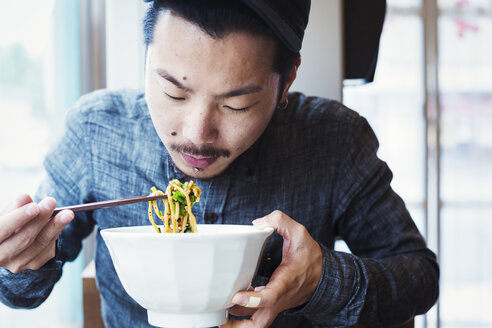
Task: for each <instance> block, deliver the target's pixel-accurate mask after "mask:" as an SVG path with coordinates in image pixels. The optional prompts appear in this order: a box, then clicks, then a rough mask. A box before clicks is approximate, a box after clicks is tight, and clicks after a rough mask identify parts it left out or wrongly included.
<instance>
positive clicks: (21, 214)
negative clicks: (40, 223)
mask: <svg viewBox="0 0 492 328" xmlns="http://www.w3.org/2000/svg"><path fill="white" fill-rule="evenodd" d="M39 212H40V208H39V206H38V205H37V204H35V203H29V204H26V205H23V206H22V207H19V208H17V209H14V210H12V211H10V212H9V213H8V214H6V215H4V216H2V217H0V224H1V226H2V229H0V244H1V243H3V242H4V241H5V240H6V239H7V238H9V237H10V236H11V235H12V234H14V232H16V231H17V230H18V229H19V228H21V227H23V226H24V225H25V224H27V223H28V222H30V221H32V220H34V219H35V218H36V217H37V215H38V214H39Z"/></svg>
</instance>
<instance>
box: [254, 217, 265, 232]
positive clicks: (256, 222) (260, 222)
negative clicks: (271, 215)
mask: <svg viewBox="0 0 492 328" xmlns="http://www.w3.org/2000/svg"><path fill="white" fill-rule="evenodd" d="M252 223H253V225H254V226H255V227H257V228H258V229H263V228H266V227H267V224H266V222H265V218H259V219H255V220H253V222H252Z"/></svg>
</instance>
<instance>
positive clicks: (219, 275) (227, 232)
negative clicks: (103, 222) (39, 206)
mask: <svg viewBox="0 0 492 328" xmlns="http://www.w3.org/2000/svg"><path fill="white" fill-rule="evenodd" d="M272 232H273V229H271V228H267V229H264V230H259V229H257V228H255V227H254V226H252V225H251V226H246V225H198V232H197V233H185V234H171V233H169V234H158V233H156V232H155V230H154V228H153V227H152V226H150V225H149V226H138V227H122V228H112V229H104V230H102V231H101V235H102V237H103V239H104V241H105V242H106V245H107V246H108V249H109V252H110V254H111V258H112V260H113V264H114V267H115V269H116V272H117V274H118V277H119V278H120V280H121V283H122V284H123V287H124V288H125V290H126V292H127V293H128V295H130V296H131V297H132V298H133V299H134V300H135V301H136V302H137V303H138V304H140V305H141V306H142V307H144V308H145V309H147V314H148V320H149V323H150V324H151V325H154V326H158V327H169V328H171V327H173V328H174V327H211V326H217V325H221V324H223V323H225V322H226V321H227V309H228V308H229V307H231V306H232V305H233V304H232V302H231V299H232V297H233V295H234V294H235V293H236V292H237V291H240V290H245V289H246V288H248V286H249V284H250V283H251V280H252V279H253V276H254V274H255V273H256V270H257V267H258V263H259V258H260V255H261V252H262V250H263V247H264V245H265V242H266V239H267V238H268V236H270V235H271V234H272Z"/></svg>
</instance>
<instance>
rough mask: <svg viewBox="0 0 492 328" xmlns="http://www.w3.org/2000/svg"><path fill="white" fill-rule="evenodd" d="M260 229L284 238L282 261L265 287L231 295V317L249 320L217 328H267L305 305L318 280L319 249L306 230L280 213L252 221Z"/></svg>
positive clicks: (320, 269)
mask: <svg viewBox="0 0 492 328" xmlns="http://www.w3.org/2000/svg"><path fill="white" fill-rule="evenodd" d="M253 224H254V225H255V226H256V227H258V228H260V229H262V228H265V227H272V228H273V229H274V230H275V231H276V232H277V233H278V234H279V235H281V236H282V237H283V239H284V244H283V249H282V262H281V263H280V265H279V266H278V267H277V269H276V270H275V272H273V274H272V277H271V278H270V281H269V282H268V284H267V285H266V286H260V287H256V288H255V289H254V290H253V289H250V290H249V291H242V292H238V293H236V295H234V297H233V299H232V302H233V303H234V304H237V305H235V306H234V307H232V308H231V309H230V310H229V312H230V313H231V314H233V315H238V316H246V315H251V319H249V320H232V319H229V321H228V322H227V323H226V324H224V325H222V326H221V328H232V327H234V328H235V327H254V328H259V327H268V326H269V325H270V324H271V323H272V322H273V320H274V319H275V317H276V316H277V314H278V313H280V312H281V311H284V310H287V309H291V308H294V307H297V306H300V305H303V304H305V303H307V302H308V301H309V300H310V299H311V297H312V295H313V293H314V291H315V290H316V287H317V286H318V282H319V280H320V278H321V272H322V264H323V263H322V262H323V256H322V253H321V248H320V246H319V245H318V243H317V242H316V241H314V239H313V238H312V237H311V235H310V234H309V232H308V231H307V230H306V228H305V227H304V226H303V225H301V224H299V223H297V222H296V221H294V220H293V219H292V218H290V217H289V216H287V215H286V214H284V213H282V212H280V211H274V212H272V213H270V214H268V215H267V216H265V217H263V218H259V219H256V220H254V221H253Z"/></svg>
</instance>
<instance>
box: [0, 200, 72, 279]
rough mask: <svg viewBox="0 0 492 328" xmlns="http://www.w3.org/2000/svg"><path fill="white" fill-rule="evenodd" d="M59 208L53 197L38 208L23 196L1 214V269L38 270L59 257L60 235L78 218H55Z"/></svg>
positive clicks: (69, 215) (67, 215)
mask: <svg viewBox="0 0 492 328" xmlns="http://www.w3.org/2000/svg"><path fill="white" fill-rule="evenodd" d="M55 207H56V201H55V200H54V199H53V198H51V197H47V198H45V199H43V200H42V201H41V202H40V203H39V204H36V203H34V202H33V201H32V199H31V197H30V196H29V195H22V196H20V197H18V198H17V200H16V201H14V202H13V203H12V204H11V205H10V206H8V207H7V208H6V209H5V210H3V211H1V212H0V267H4V268H6V269H7V270H9V271H10V272H12V273H18V272H20V271H22V270H27V269H30V270H37V269H39V268H41V267H42V266H43V265H44V264H45V263H46V262H48V261H49V260H50V259H52V258H53V257H54V256H55V248H56V240H57V238H58V235H59V234H60V232H61V231H62V230H63V228H65V226H67V224H69V223H70V221H72V219H73V217H74V213H73V212H72V211H62V212H60V213H58V214H57V215H56V216H55V217H53V218H51V215H52V213H53V211H54V209H55ZM50 218H51V219H50Z"/></svg>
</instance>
